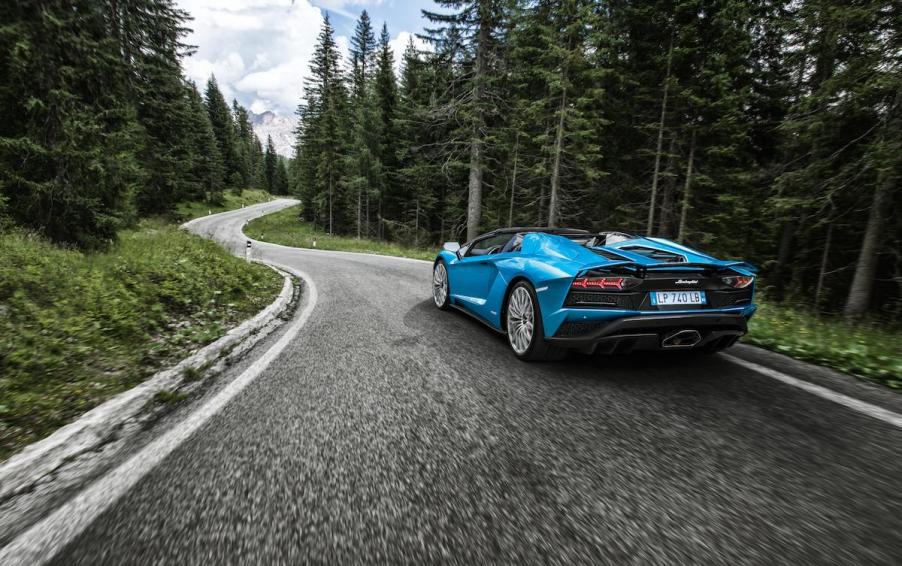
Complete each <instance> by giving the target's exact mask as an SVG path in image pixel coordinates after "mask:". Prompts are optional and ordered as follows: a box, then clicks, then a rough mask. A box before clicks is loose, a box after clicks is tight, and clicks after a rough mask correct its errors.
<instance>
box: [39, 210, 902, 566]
mask: <svg viewBox="0 0 902 566" xmlns="http://www.w3.org/2000/svg"><path fill="white" fill-rule="evenodd" d="M288 204H290V203H289V202H287V201H278V202H275V203H269V204H266V205H261V206H257V207H251V208H248V209H245V210H241V211H236V212H232V213H226V214H223V215H217V216H214V217H208V218H205V219H202V220H200V221H197V222H195V223H193V224H192V230H193V231H195V232H197V233H201V234H205V235H207V236H211V237H214V238H216V239H217V240H219V241H221V242H223V243H225V244H227V245H229V246H231V247H232V248H233V249H235V250H240V251H243V247H244V241H245V238H244V237H243V235H242V234H241V226H242V225H243V223H244V222H245V221H246V220H247V219H249V218H251V217H254V216H259V215H260V214H262V213H263V212H265V211H272V210H275V209H278V208H281V207H284V206H287V205H288ZM254 253H255V255H256V256H257V257H262V258H266V259H267V260H270V261H273V262H276V263H279V264H282V265H286V266H291V267H295V268H298V269H300V270H302V271H303V272H305V273H306V274H308V275H309V276H310V277H311V278H312V280H313V281H314V283H315V285H316V287H317V290H318V297H319V298H318V301H317V303H316V305H315V307H314V308H313V311H312V314H311V315H310V318H309V320H308V321H307V322H306V325H305V326H304V327H303V329H302V330H301V332H300V333H299V334H298V335H297V336H296V337H295V338H294V339H293V340H292V341H291V343H290V344H289V346H288V347H287V348H286V350H285V351H284V352H283V353H282V354H281V356H280V357H279V358H278V359H277V360H276V361H275V362H274V363H273V364H271V365H270V366H269V367H268V368H267V369H266V370H265V371H264V372H263V373H262V374H260V375H259V376H258V377H257V379H256V380H255V381H253V382H252V383H250V384H249V385H248V386H247V387H246V388H245V389H244V390H243V391H242V392H241V393H240V394H239V395H237V396H236V397H235V398H234V399H233V400H232V401H231V402H230V403H229V404H228V405H226V406H225V407H224V408H223V410H221V411H220V412H219V413H217V414H216V415H214V416H213V417H212V418H211V419H210V420H209V421H208V422H206V424H205V425H204V426H202V427H201V428H200V429H199V430H198V431H197V432H196V433H195V434H194V435H192V436H191V437H190V438H188V440H186V441H185V442H184V443H183V444H181V445H180V446H179V447H178V448H177V449H175V450H174V451H173V452H172V453H171V454H170V455H169V456H168V457H167V458H166V459H165V460H164V461H163V462H162V463H160V465H158V466H157V467H156V468H154V469H153V470H152V471H151V472H150V473H149V474H147V475H146V476H144V477H143V479H141V481H139V482H138V483H137V485H135V487H134V488H132V489H131V490H130V491H128V493H126V494H125V496H123V497H122V498H120V499H119V500H118V501H116V502H115V503H114V504H113V505H112V506H110V507H109V508H108V509H107V510H106V511H105V512H103V513H102V514H101V515H100V516H99V517H97V518H96V519H95V520H94V521H93V523H92V524H91V525H90V527H89V528H88V529H87V530H85V531H84V532H83V533H82V534H81V535H80V536H79V537H78V538H76V539H75V540H73V541H72V542H71V543H69V544H68V546H66V547H65V548H64V549H63V550H62V551H61V552H60V553H59V554H58V555H57V558H56V560H57V561H58V562H59V563H60V564H73V563H74V564H126V563H147V564H149V563H154V564H158V563H173V564H226V563H261V564H277V563H278V564H282V563H288V564H297V563H305V562H328V563H359V562H377V563H415V564H423V563H433V562H457V563H466V564H472V563H486V562H493V563H497V562H503V563H560V564H574V563H593V564H604V563H615V564H620V563H631V564H651V563H672V564H683V563H705V564H712V563H717V564H777V563H779V564H811V563H821V564H853V563H857V564H862V563H868V564H894V563H895V564H899V563H900V562H902V499H900V497H902V496H900V494H902V489H900V484H902V429H900V428H897V427H895V426H892V425H891V424H888V423H886V422H883V421H880V420H877V419H874V418H871V417H869V416H867V415H864V414H861V413H859V412H856V411H854V410H851V409H849V408H847V407H845V406H841V405H838V404H836V403H833V402H831V401H829V400H827V399H823V398H821V397H818V396H815V395H811V394H810V393H808V392H806V391H803V390H801V389H798V388H795V387H791V386H789V385H787V384H784V383H781V382H779V381H776V380H773V379H770V378H769V377H766V376H764V375H762V374H761V373H758V372H756V371H753V370H751V369H747V368H746V367H742V366H740V365H737V364H736V363H735V362H734V361H733V360H731V359H730V358H728V357H725V356H712V357H708V358H704V359H688V358H684V357H672V356H666V357H662V356H642V357H638V356H637V357H630V358H624V359H617V358H577V359H574V360H569V361H566V362H563V363H552V364H524V363H520V362H518V361H516V360H515V359H514V357H513V356H512V354H511V353H510V352H509V351H508V347H507V344H506V343H505V341H504V339H503V338H502V337H500V336H497V335H495V334H493V333H492V332H490V331H489V330H487V329H486V328H484V327H483V326H481V325H480V324H479V323H477V322H474V321H473V320H471V319H469V318H468V317H466V316H464V315H461V314H459V313H450V314H449V313H444V312H440V311H438V310H437V309H435V308H434V307H433V305H432V303H431V295H430V288H429V283H430V270H431V268H430V265H429V264H428V263H425V262H416V261H409V260H401V259H395V258H383V257H377V256H365V255H358V254H344V253H330V252H322V251H312V250H297V249H292V248H284V247H280V246H272V245H266V244H261V243H257V244H256V245H255V246H254ZM747 355H754V354H747ZM774 360H778V358H775V357H774V358H771V357H767V358H762V359H760V360H758V361H759V362H760V363H762V364H765V363H770V364H771V367H774V366H773V363H779V362H774ZM804 367H805V366H803V365H801V364H795V365H792V366H790V365H785V366H784V367H776V369H779V370H780V371H786V372H792V371H795V370H796V369H797V368H804ZM853 387H859V386H858V385H857V384H855V385H853ZM888 402H890V403H891V402H893V401H892V399H890V400H889V401H888Z"/></svg>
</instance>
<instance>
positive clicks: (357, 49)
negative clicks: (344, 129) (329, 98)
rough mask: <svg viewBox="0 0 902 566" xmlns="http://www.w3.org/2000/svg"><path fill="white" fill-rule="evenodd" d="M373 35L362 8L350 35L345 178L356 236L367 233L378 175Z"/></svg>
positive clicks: (374, 43) (374, 41)
mask: <svg viewBox="0 0 902 566" xmlns="http://www.w3.org/2000/svg"><path fill="white" fill-rule="evenodd" d="M375 47H376V38H375V36H374V35H373V27H372V24H371V23H370V17H369V14H367V12H366V10H364V11H363V12H362V13H361V14H360V19H359V20H358V21H357V27H356V29H355V31H354V36H353V37H352V38H351V105H352V109H351V112H352V113H353V116H352V122H353V126H352V127H353V132H354V135H353V146H352V148H351V161H352V172H353V174H352V175H350V176H348V178H347V186H348V189H349V193H350V194H355V195H356V204H355V207H354V208H355V217H356V234H357V237H358V238H360V237H361V236H366V237H368V236H369V235H370V227H369V220H370V198H371V196H372V194H373V192H374V190H375V189H376V187H377V185H378V182H377V176H378V175H379V163H378V162H377V155H376V154H377V153H378V143H379V137H378V132H377V125H378V122H377V117H376V107H375V104H374V102H375V101H374V98H373V89H372V80H373V72H374V61H373V59H374V57H375Z"/></svg>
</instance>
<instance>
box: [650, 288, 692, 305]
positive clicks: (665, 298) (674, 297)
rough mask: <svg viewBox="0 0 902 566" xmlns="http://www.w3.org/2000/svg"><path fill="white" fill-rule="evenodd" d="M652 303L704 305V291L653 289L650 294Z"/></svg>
mask: <svg viewBox="0 0 902 566" xmlns="http://www.w3.org/2000/svg"><path fill="white" fill-rule="evenodd" d="M651 304H653V305H704V304H705V292H704V291H655V292H654V293H652V294H651Z"/></svg>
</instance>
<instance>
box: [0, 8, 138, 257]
mask: <svg viewBox="0 0 902 566" xmlns="http://www.w3.org/2000/svg"><path fill="white" fill-rule="evenodd" d="M105 16H106V14H105V12H104V6H103V5H102V4H98V3H96V2H88V1H80V2H70V3H68V4H66V5H62V4H52V3H51V4H37V3H29V2H13V3H4V4H2V6H0V47H2V49H0V115H2V116H3V120H0V189H2V191H3V195H2V196H3V199H5V200H6V210H7V213H8V214H9V216H10V217H11V218H12V219H13V220H14V221H15V222H17V223H18V224H20V225H22V226H26V227H28V228H29V229H32V230H35V231H38V232H40V233H41V234H43V235H45V236H47V237H48V238H51V239H53V240H55V241H58V242H67V243H72V244H77V245H79V246H82V247H85V248H97V247H103V246H105V245H106V244H107V243H108V242H109V241H110V240H112V239H114V238H115V237H116V231H117V229H118V228H120V227H121V226H122V225H123V224H124V223H126V222H128V220H129V219H130V217H131V210H130V201H129V197H130V195H131V193H132V191H133V189H134V188H135V186H136V185H137V184H138V182H139V180H140V168H139V166H138V163H137V161H136V159H135V154H136V151H137V149H138V147H137V145H136V144H137V141H138V139H139V138H140V130H139V129H138V128H137V127H136V121H135V115H134V113H133V111H132V108H131V106H130V104H129V103H128V95H127V93H128V85H127V82H126V80H127V68H126V67H125V64H124V62H123V60H122V58H121V56H120V54H119V52H118V50H117V45H116V43H115V42H114V41H113V40H112V39H111V38H110V36H109V35H108V34H107V25H106V19H105Z"/></svg>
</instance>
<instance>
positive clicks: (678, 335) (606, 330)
mask: <svg viewBox="0 0 902 566" xmlns="http://www.w3.org/2000/svg"><path fill="white" fill-rule="evenodd" d="M684 331H688V332H684ZM747 331H748V323H747V319H746V317H744V316H743V315H742V314H738V313H736V314H734V313H700V314H674V315H643V316H627V317H623V318H616V319H613V320H605V321H593V322H570V323H564V324H562V325H561V327H560V328H559V329H558V331H557V333H555V335H554V336H553V337H551V338H548V341H549V342H551V343H552V344H554V345H555V346H560V347H563V348H573V349H579V350H583V351H586V352H592V351H595V350H600V351H604V352H606V353H627V352H631V351H634V350H670V349H673V350H681V349H682V350H688V349H698V348H703V347H705V346H707V345H709V344H712V343H714V342H715V341H718V340H723V339H726V337H732V338H733V339H735V338H738V337H739V336H742V335H744V334H745V333H746V332H747ZM696 338H697V339H696Z"/></svg>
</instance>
